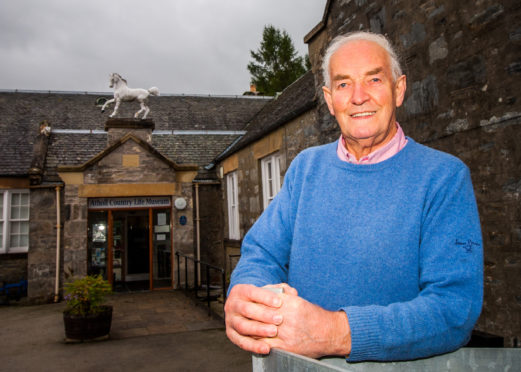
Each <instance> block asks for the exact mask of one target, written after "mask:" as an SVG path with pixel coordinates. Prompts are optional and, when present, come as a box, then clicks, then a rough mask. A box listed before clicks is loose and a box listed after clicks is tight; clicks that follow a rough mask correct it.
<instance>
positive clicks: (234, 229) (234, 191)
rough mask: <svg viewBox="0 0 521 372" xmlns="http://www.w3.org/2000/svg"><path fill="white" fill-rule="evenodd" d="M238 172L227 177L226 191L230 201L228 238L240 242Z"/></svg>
mask: <svg viewBox="0 0 521 372" xmlns="http://www.w3.org/2000/svg"><path fill="white" fill-rule="evenodd" d="M238 185H239V183H238V181H237V172H232V173H229V174H227V175H226V189H227V199H228V237H229V238H230V239H234V240H239V239H240V238H241V236H240V232H239V196H238Z"/></svg>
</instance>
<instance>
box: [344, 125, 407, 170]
mask: <svg viewBox="0 0 521 372" xmlns="http://www.w3.org/2000/svg"><path fill="white" fill-rule="evenodd" d="M396 129H397V130H396V134H395V135H394V137H393V138H391V140H390V141H389V142H387V143H386V144H385V145H384V146H383V147H380V148H379V149H376V150H374V151H373V152H372V153H370V154H369V155H365V156H362V157H361V158H360V160H356V156H354V155H353V154H351V153H350V152H349V151H347V148H346V142H345V140H344V137H343V136H342V135H340V140H339V141H338V147H337V150H336V153H337V155H338V158H339V159H340V160H342V161H347V162H348V163H353V164H376V163H380V162H381V161H384V160H386V159H389V158H390V157H392V156H394V155H396V154H397V153H398V152H399V151H400V150H401V149H403V148H404V147H405V145H406V144H407V138H405V134H404V133H403V130H402V127H400V124H398V122H396Z"/></svg>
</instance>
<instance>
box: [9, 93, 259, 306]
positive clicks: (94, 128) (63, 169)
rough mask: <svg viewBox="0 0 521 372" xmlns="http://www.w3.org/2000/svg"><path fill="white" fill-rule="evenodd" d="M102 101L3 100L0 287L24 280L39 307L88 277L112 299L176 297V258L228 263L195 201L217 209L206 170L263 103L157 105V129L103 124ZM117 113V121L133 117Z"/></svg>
mask: <svg viewBox="0 0 521 372" xmlns="http://www.w3.org/2000/svg"><path fill="white" fill-rule="evenodd" d="M107 98H109V97H108V96H106V95H103V94H88V93H85V94H82V93H52V92H25V93H24V92H1V93H0V127H1V130H2V134H3V135H2V137H1V139H0V141H1V142H0V143H1V147H2V161H1V162H0V196H1V198H0V202H1V204H0V209H1V211H2V215H1V218H2V220H1V231H0V232H1V235H0V238H1V245H0V276H1V278H0V279H1V280H2V281H4V282H17V281H19V280H20V279H26V280H27V281H28V297H29V299H30V300H31V301H33V302H45V301H49V300H52V299H53V298H58V297H59V296H60V291H61V287H62V284H63V282H64V281H65V280H67V279H69V278H70V277H72V276H81V275H85V274H102V275H103V276H105V277H106V278H107V279H108V280H109V281H110V282H112V283H113V285H114V287H115V288H116V289H119V288H121V289H126V288H131V289H132V288H140V289H156V288H172V287H173V286H175V285H176V284H177V283H176V275H175V265H174V255H175V253H177V252H179V253H182V254H185V255H189V256H195V257H202V256H204V255H207V256H208V254H207V251H208V250H215V251H216V252H217V253H216V254H213V260H214V261H213V263H214V264H219V265H220V266H222V265H223V264H224V255H223V254H222V252H223V250H222V249H220V250H218V249H217V248H215V247H212V246H211V244H214V243H213V240H211V239H208V236H211V234H208V231H210V230H213V231H217V232H218V231H220V229H221V227H220V224H221V218H220V214H218V213H217V214H215V213H214V214H213V215H210V216H208V215H207V214H205V213H199V210H200V209H199V208H198V207H199V204H198V202H200V201H202V202H204V203H205V207H206V208H208V207H210V209H211V208H212V207H211V205H212V204H213V205H214V207H213V209H214V210H215V209H216V208H217V207H220V198H219V197H218V196H216V190H217V191H219V182H217V181H218V180H217V179H216V178H215V176H214V175H212V174H211V173H208V172H207V171H206V170H205V169H204V166H205V165H207V164H209V163H210V162H211V161H212V159H213V158H215V157H216V156H217V155H218V154H219V153H220V152H222V150H223V149H225V148H226V147H227V146H228V145H229V144H230V143H232V142H233V141H234V140H235V139H236V138H238V137H239V136H240V135H241V134H243V131H242V128H243V127H244V125H245V123H246V122H247V121H248V120H250V119H251V117H253V116H254V115H255V114H256V113H257V112H258V111H259V110H260V109H261V108H262V107H263V106H264V105H265V104H266V102H268V99H266V98H262V97H197V96H162V97H157V98H154V99H153V100H151V102H150V105H151V108H152V113H151V118H152V119H150V120H134V119H110V120H107V116H106V115H105V116H104V115H102V114H100V106H101V104H102V103H103V102H104V101H105V100H106V99H107ZM121 108H122V109H123V111H122V112H121V114H120V116H121V117H132V115H133V112H134V111H136V110H137V107H136V106H134V105H132V104H125V105H122V107H121ZM205 210H206V209H205ZM214 240H215V239H214ZM219 243H220V242H219ZM219 252H221V254H220V253H219Z"/></svg>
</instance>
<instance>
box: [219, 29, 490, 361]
mask: <svg viewBox="0 0 521 372" xmlns="http://www.w3.org/2000/svg"><path fill="white" fill-rule="evenodd" d="M323 73H324V77H325V86H324V87H323V92H324V98H325V101H326V103H327V105H328V107H329V110H330V112H331V114H332V115H334V116H335V118H336V120H337V122H338V124H339V126H340V131H341V136H340V138H339V140H338V141H336V142H334V143H330V144H327V145H323V146H318V147H313V148H309V149H306V150H304V151H303V152H302V153H300V154H299V155H298V156H297V157H296V158H295V159H294V160H293V162H292V163H291V166H290V167H289V169H288V171H287V173H286V175H285V179H284V185H283V187H282V189H281V191H280V193H279V194H278V195H277V197H276V198H275V199H274V200H273V201H272V203H271V204H270V205H269V207H268V208H267V209H266V210H265V211H264V213H263V214H262V215H261V216H260V218H259V219H258V221H257V222H256V223H255V225H254V226H253V227H252V228H251V229H250V231H249V232H248V233H247V234H246V236H245V237H244V240H243V245H242V256H241V259H240V262H239V264H238V265H237V267H236V269H235V271H234V273H233V275H232V279H231V286H230V288H231V290H230V292H229V297H228V301H227V302H226V307H225V311H226V329H227V335H228V337H229V338H230V340H231V341H232V342H234V343H236V344H237V345H239V346H240V347H242V348H243V349H246V350H249V351H252V352H256V353H269V350H270V348H273V347H276V348H281V349H284V350H288V351H292V352H295V353H299V354H303V355H307V356H311V357H320V356H324V355H342V356H346V358H347V361H361V360H405V359H414V358H421V357H426V356H430V355H435V354H440V353H445V352H448V351H452V350H455V349H456V348H458V347H461V346H463V345H464V344H465V343H466V342H467V341H468V339H469V336H470V332H471V330H472V328H473V326H474V324H475V322H476V320H477V319H478V316H479V314H480V311H481V304H482V291H483V288H482V287H483V278H482V276H483V268H482V239H481V231H480V224H479V217H478V211H477V208H476V202H475V198H474V193H473V188H472V183H471V179H470V174H469V170H468V168H467V167H466V166H465V165H464V164H463V163H462V162H461V161H460V160H458V159H457V158H455V157H453V156H451V155H448V154H445V153H442V152H439V151H436V150H433V149H430V148H427V147H425V146H423V145H420V144H418V143H416V142H415V141H414V140H413V139H411V138H408V137H405V136H404V134H403V131H402V129H401V128H400V126H399V124H398V123H397V122H396V119H395V116H396V115H395V112H396V107H398V106H400V105H401V104H402V102H403V99H404V94H405V89H406V78H405V76H404V75H402V72H401V68H400V65H399V63H398V61H397V58H396V55H395V53H394V51H393V49H392V47H391V45H390V44H389V43H388V41H387V40H386V39H385V38H384V37H383V36H381V35H376V34H372V33H366V32H358V33H354V34H348V35H345V36H341V37H338V38H336V39H335V40H333V42H332V43H331V45H330V46H329V48H328V50H327V51H326V54H325V57H324V64H323ZM265 286H268V287H282V288H284V293H274V292H273V291H270V290H267V289H266V288H262V287H265Z"/></svg>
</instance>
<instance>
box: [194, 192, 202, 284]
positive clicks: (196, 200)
mask: <svg viewBox="0 0 521 372" xmlns="http://www.w3.org/2000/svg"><path fill="white" fill-rule="evenodd" d="M199 221H200V219H199V184H198V183H196V184H195V234H196V244H197V285H198V286H199V285H201V263H200V262H199V261H200V260H201V230H200V227H199Z"/></svg>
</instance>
